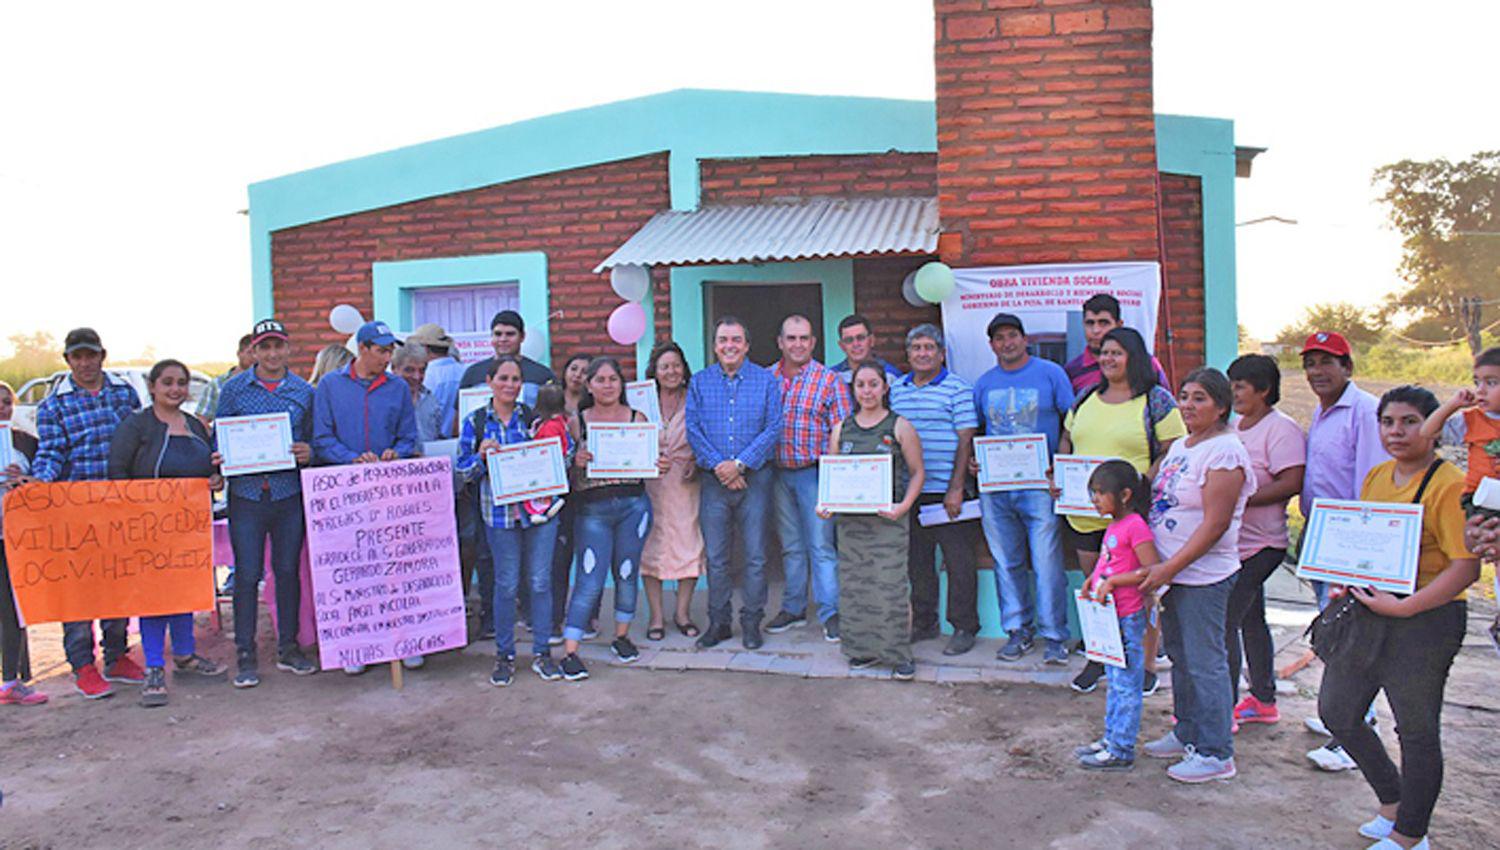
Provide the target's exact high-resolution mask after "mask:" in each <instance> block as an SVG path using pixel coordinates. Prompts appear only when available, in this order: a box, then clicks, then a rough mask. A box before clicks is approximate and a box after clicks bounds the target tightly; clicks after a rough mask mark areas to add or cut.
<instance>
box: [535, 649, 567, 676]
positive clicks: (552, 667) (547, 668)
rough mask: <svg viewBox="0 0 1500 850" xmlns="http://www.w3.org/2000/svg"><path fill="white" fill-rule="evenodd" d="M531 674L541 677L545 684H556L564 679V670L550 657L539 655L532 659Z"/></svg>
mask: <svg viewBox="0 0 1500 850" xmlns="http://www.w3.org/2000/svg"><path fill="white" fill-rule="evenodd" d="M531 672H533V673H535V674H537V675H538V676H540V677H541V679H542V681H543V682H555V681H557V680H558V679H561V678H562V677H563V674H562V670H561V669H560V668H559V667H558V666H557V662H556V661H553V660H552V656H550V655H538V656H536V657H534V658H532V659H531Z"/></svg>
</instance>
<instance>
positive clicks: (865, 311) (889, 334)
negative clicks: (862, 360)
mask: <svg viewBox="0 0 1500 850" xmlns="http://www.w3.org/2000/svg"><path fill="white" fill-rule="evenodd" d="M935 259H937V258H936V257H880V258H876V259H868V260H855V261H854V309H855V311H856V312H858V313H860V314H862V315H864V316H865V317H866V318H868V319H869V320H870V321H871V322H873V323H874V324H875V327H873V328H871V330H872V331H874V332H875V335H876V349H875V353H876V354H878V355H880V356H881V357H883V358H885V359H886V360H889V361H890V362H892V363H894V364H896V365H897V366H900V367H901V370H902V371H906V332H907V331H908V330H911V329H912V328H913V327H915V326H916V325H920V324H921V323H923V322H931V323H933V324H935V325H939V326H941V324H942V316H941V315H940V314H939V311H938V308H937V305H936V304H929V305H927V306H925V307H913V306H911V305H910V304H908V303H906V299H905V298H903V297H901V281H902V280H904V279H905V278H906V275H907V273H908V272H912V271H915V270H917V269H919V268H921V267H922V265H923V264H924V263H929V262H932V261H933V260H935ZM835 350H836V349H835ZM828 357H829V359H830V360H832V361H833V362H835V363H837V362H838V361H839V360H842V359H843V353H842V352H839V353H838V356H837V357H835V356H834V353H833V351H830V352H829V355H828Z"/></svg>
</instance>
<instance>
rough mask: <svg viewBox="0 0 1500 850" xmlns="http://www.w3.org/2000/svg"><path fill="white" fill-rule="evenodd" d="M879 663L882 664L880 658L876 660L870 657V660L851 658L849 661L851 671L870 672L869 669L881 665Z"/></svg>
mask: <svg viewBox="0 0 1500 850" xmlns="http://www.w3.org/2000/svg"><path fill="white" fill-rule="evenodd" d="M879 663H880V659H879V658H874V657H870V658H851V659H849V669H850V670H868V669H869V668H871V667H874V666H875V665H876V664H879Z"/></svg>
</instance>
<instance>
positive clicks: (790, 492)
mask: <svg viewBox="0 0 1500 850" xmlns="http://www.w3.org/2000/svg"><path fill="white" fill-rule="evenodd" d="M775 472H776V480H775V488H776V489H775V491H774V492H775V495H776V529H777V533H778V534H780V536H781V564H782V567H783V568H785V570H786V588H785V589H784V590H783V591H782V593H781V610H783V611H785V612H787V613H788V614H794V615H796V616H798V617H801V616H804V615H805V614H807V572H808V567H809V565H810V566H811V567H812V591H813V598H814V599H815V600H816V601H817V603H818V621H819V622H827V621H828V618H829V617H832V616H833V615H834V614H837V613H838V612H839V572H838V571H839V553H838V550H837V549H835V548H834V546H833V520H828V519H823V518H822V517H820V516H818V511H817V506H818V467H817V466H816V465H814V466H808V467H804V468H802V469H778V470H776V471H775Z"/></svg>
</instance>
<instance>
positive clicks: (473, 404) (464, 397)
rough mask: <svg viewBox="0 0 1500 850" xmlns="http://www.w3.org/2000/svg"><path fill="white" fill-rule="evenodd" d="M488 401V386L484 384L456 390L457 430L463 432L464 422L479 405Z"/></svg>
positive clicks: (481, 405) (483, 404) (482, 405)
mask: <svg viewBox="0 0 1500 850" xmlns="http://www.w3.org/2000/svg"><path fill="white" fill-rule="evenodd" d="M489 403H490V388H489V387H488V386H487V385H485V384H480V385H479V386H477V387H468V388H466V389H462V390H459V391H458V432H459V433H460V434H462V433H463V430H464V422H466V421H468V418H469V416H470V415H471V414H472V413H473V412H474V411H476V410H478V409H479V408H481V407H484V406H485V405H486V404H489Z"/></svg>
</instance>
